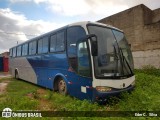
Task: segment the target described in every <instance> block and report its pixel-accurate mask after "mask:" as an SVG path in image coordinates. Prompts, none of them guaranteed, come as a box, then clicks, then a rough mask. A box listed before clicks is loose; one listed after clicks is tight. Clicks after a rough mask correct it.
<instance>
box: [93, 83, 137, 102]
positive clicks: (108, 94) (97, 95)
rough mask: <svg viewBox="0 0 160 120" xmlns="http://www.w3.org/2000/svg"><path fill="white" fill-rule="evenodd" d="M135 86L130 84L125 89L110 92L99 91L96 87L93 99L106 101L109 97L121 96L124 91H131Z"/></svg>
mask: <svg viewBox="0 0 160 120" xmlns="http://www.w3.org/2000/svg"><path fill="white" fill-rule="evenodd" d="M134 88H135V86H133V85H130V86H129V87H127V88H124V89H117V90H113V91H110V92H99V91H97V90H96V89H94V98H93V101H96V102H106V101H107V100H108V99H109V98H111V97H115V96H117V97H118V96H119V95H120V94H121V93H122V92H131V91H132V90H134Z"/></svg>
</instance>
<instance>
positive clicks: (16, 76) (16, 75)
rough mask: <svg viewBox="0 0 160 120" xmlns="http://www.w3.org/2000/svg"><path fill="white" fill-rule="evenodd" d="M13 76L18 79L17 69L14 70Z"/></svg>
mask: <svg viewBox="0 0 160 120" xmlns="http://www.w3.org/2000/svg"><path fill="white" fill-rule="evenodd" d="M15 78H16V79H19V75H18V71H17V70H15Z"/></svg>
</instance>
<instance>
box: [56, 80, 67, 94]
mask: <svg viewBox="0 0 160 120" xmlns="http://www.w3.org/2000/svg"><path fill="white" fill-rule="evenodd" d="M58 92H59V93H60V94H63V95H67V86H66V82H65V81H64V80H63V79H62V78H60V79H59V81H58Z"/></svg>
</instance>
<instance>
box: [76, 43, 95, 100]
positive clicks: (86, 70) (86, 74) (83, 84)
mask: <svg viewBox="0 0 160 120" xmlns="http://www.w3.org/2000/svg"><path fill="white" fill-rule="evenodd" d="M77 60H78V70H77V73H78V75H79V80H78V92H77V93H78V96H79V98H80V99H89V100H92V78H91V65H90V57H89V49H88V47H87V43H86V42H79V43H78V44H77Z"/></svg>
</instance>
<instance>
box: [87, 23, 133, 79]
mask: <svg viewBox="0 0 160 120" xmlns="http://www.w3.org/2000/svg"><path fill="white" fill-rule="evenodd" d="M88 30H89V33H90V34H95V35H96V36H97V41H98V42H97V43H98V55H97V56H94V67H95V68H94V69H95V76H96V77H99V78H104V77H109V78H121V77H122V78H127V77H130V76H132V75H133V57H132V53H131V50H130V47H129V45H128V43H127V41H126V38H125V36H124V34H123V32H120V31H118V30H115V29H111V28H107V27H103V26H96V25H88Z"/></svg>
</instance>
